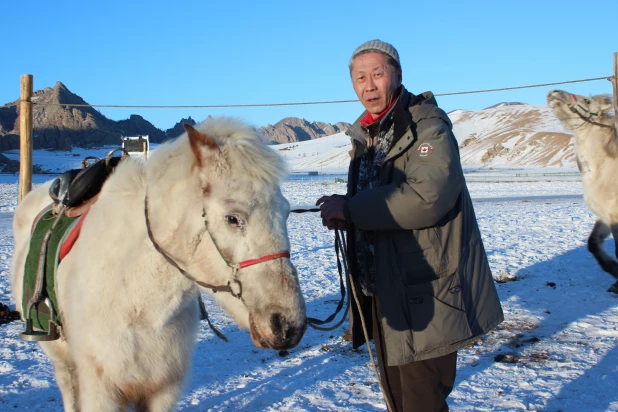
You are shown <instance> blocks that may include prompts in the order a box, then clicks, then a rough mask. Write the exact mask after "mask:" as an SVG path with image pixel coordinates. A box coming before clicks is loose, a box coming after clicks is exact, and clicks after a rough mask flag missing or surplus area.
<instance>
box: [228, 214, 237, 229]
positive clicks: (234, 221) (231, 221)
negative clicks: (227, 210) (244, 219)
mask: <svg viewBox="0 0 618 412" xmlns="http://www.w3.org/2000/svg"><path fill="white" fill-rule="evenodd" d="M225 221H226V222H227V224H228V225H230V226H232V227H239V226H240V219H238V218H237V217H236V216H234V215H227V216H225Z"/></svg>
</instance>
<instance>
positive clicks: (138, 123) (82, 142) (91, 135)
mask: <svg viewBox="0 0 618 412" xmlns="http://www.w3.org/2000/svg"><path fill="white" fill-rule="evenodd" d="M32 103H33V105H32V121H33V142H32V145H33V148H35V149H52V150H71V148H72V147H73V146H77V147H97V146H104V145H119V144H120V136H122V135H125V136H129V135H135V134H148V135H149V137H150V140H151V141H152V142H155V143H156V142H162V141H163V140H165V138H166V136H165V133H163V132H162V131H161V130H159V129H157V128H156V127H155V126H153V125H152V123H150V122H148V121H147V120H145V119H144V118H143V117H141V116H138V115H131V117H130V118H129V119H127V120H121V121H118V122H117V121H114V120H110V119H108V118H107V117H105V116H104V115H102V114H101V113H100V112H99V111H98V110H96V109H94V108H92V107H88V106H86V107H75V106H62V104H84V105H85V104H87V103H86V101H84V99H82V98H81V97H79V96H78V95H76V94H74V93H71V91H70V90H69V89H68V88H67V87H66V86H65V85H64V84H62V83H61V82H57V83H56V85H55V86H54V87H53V88H51V87H47V88H45V89H43V90H37V91H36V92H34V93H33V96H32ZM19 111H20V107H19V101H15V102H13V103H9V104H7V105H4V106H2V107H0V151H3V150H9V149H15V148H18V147H19Z"/></svg>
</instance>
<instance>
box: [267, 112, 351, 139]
mask: <svg viewBox="0 0 618 412" xmlns="http://www.w3.org/2000/svg"><path fill="white" fill-rule="evenodd" d="M348 127H350V124H349V123H345V122H337V123H335V124H329V123H324V122H309V121H307V120H305V119H299V118H297V117H286V118H285V119H282V120H280V121H279V122H277V123H275V124H274V125H270V124H269V125H268V126H264V127H260V131H261V132H262V133H263V134H264V136H265V137H266V139H267V140H268V141H270V142H272V143H274V144H277V143H295V142H303V141H306V140H314V139H318V138H320V137H324V136H329V135H333V134H335V133H340V132H343V131H346V130H347V129H348Z"/></svg>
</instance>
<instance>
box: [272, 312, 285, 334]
mask: <svg viewBox="0 0 618 412" xmlns="http://www.w3.org/2000/svg"><path fill="white" fill-rule="evenodd" d="M284 322H285V318H284V317H283V316H282V315H281V314H279V313H275V314H274V315H272V316H271V317H270V328H271V329H272V332H273V334H274V335H275V336H281V335H282V333H283V323H284Z"/></svg>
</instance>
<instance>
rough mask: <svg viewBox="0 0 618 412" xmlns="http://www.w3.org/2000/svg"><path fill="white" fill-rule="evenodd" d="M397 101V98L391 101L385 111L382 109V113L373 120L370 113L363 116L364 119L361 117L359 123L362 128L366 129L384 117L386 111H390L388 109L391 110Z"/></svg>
mask: <svg viewBox="0 0 618 412" xmlns="http://www.w3.org/2000/svg"><path fill="white" fill-rule="evenodd" d="M398 99H399V97H397V98H396V99H393V101H392V102H391V104H390V105H389V106H388V107H387V108H386V109H384V111H383V112H381V113H380V114H379V115H378V116H377V117H376V118H374V117H373V116H372V114H371V113H367V114H366V115H365V117H363V118H362V119H361V121H360V122H361V124H362V125H363V126H365V127H367V126H369V125H370V124H372V123H375V122H377V121H379V120H380V119H381V118H382V117H384V115H385V114H386V113H388V111H389V110H390V109H391V108H392V107H393V106H394V105H395V103H397V100H398Z"/></svg>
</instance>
